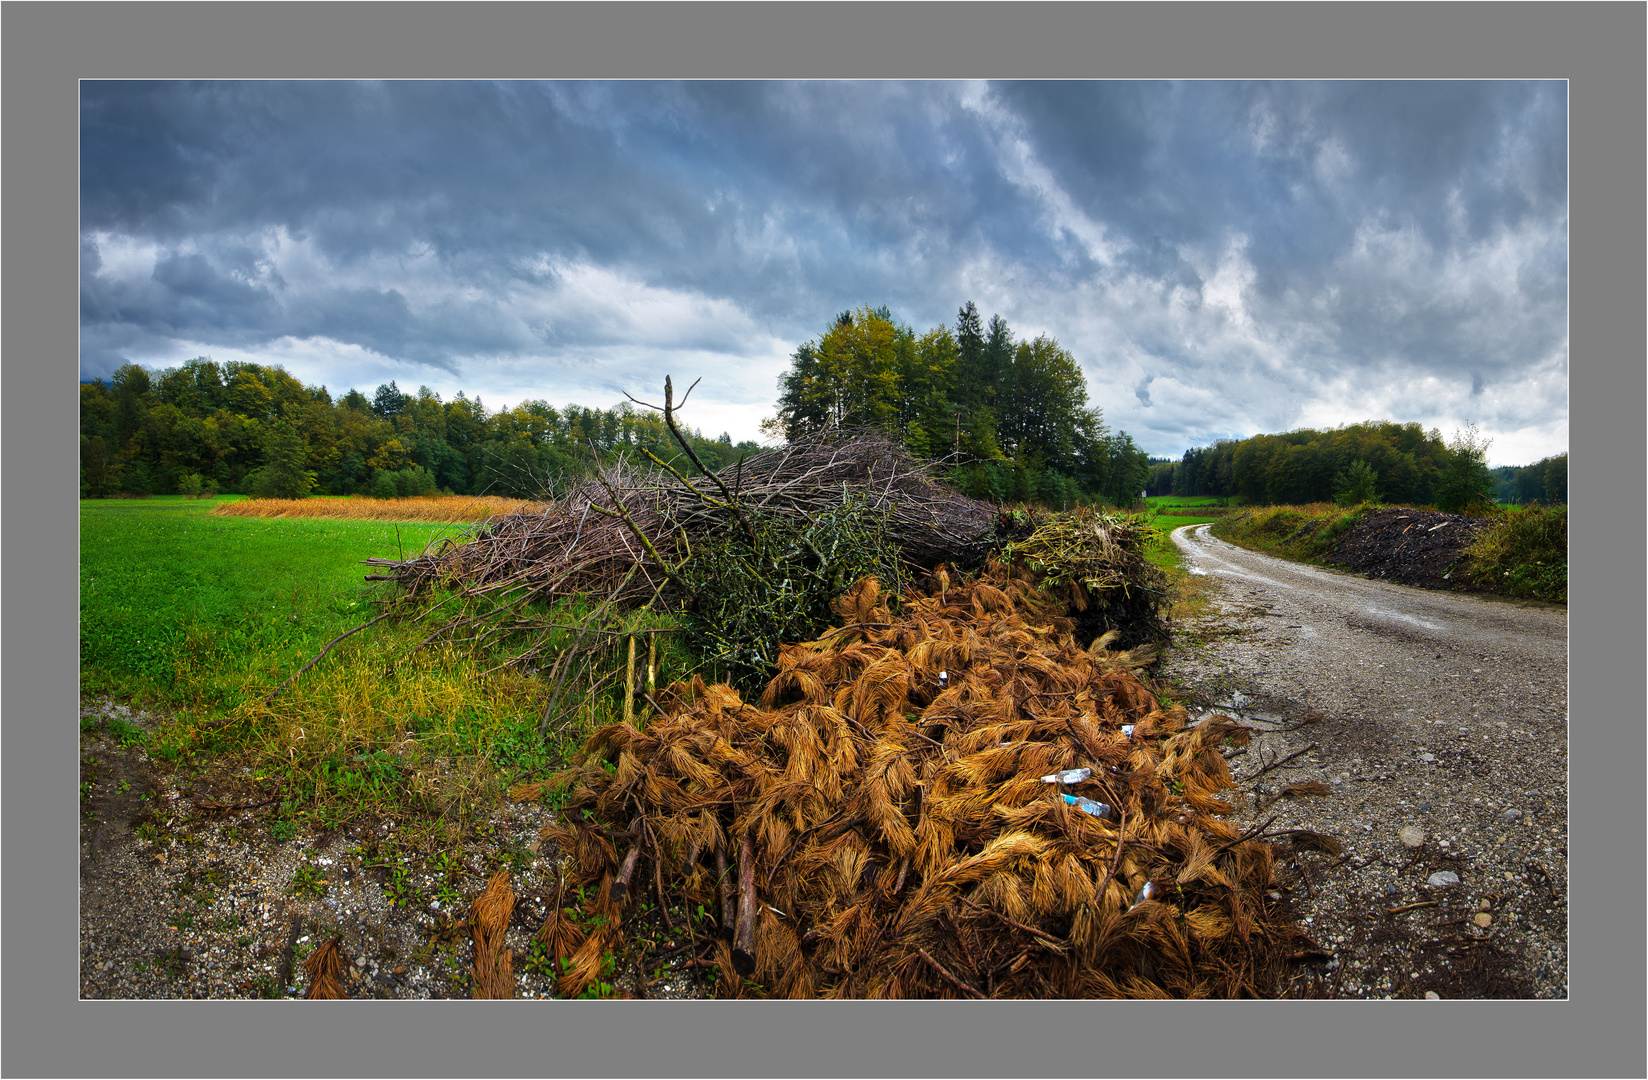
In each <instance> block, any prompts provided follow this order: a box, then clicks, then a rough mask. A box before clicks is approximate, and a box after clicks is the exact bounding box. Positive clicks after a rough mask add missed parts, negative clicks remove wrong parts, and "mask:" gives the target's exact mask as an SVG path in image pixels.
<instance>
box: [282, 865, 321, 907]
mask: <svg viewBox="0 0 1648 1080" xmlns="http://www.w3.org/2000/svg"><path fill="white" fill-rule="evenodd" d="M330 885H331V883H330V882H328V881H327V880H326V878H325V877H324V876H322V874H321V871H320V868H319V867H316V866H308V865H304V866H300V867H298V871H297V873H296V874H294V875H293V876H292V883H291V884H290V885H288V886H287V887H286V891H287V892H288V893H290V894H292V895H293V896H296V897H299V898H300V899H308V900H313V899H317V898H319V897H322V896H325V895H326V893H327V890H328V889H329V888H330Z"/></svg>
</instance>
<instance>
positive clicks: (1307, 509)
mask: <svg viewBox="0 0 1648 1080" xmlns="http://www.w3.org/2000/svg"><path fill="white" fill-rule="evenodd" d="M1380 509H1382V507H1379V506H1375V505H1373V504H1372V503H1363V504H1362V505H1361V506H1350V507H1346V506H1338V505H1335V504H1334V503H1307V504H1306V505H1304V506H1255V507H1242V508H1240V509H1237V510H1234V511H1232V512H1231V513H1229V514H1227V515H1225V516H1224V517H1222V518H1220V519H1219V521H1218V523H1217V524H1215V525H1214V526H1213V529H1212V532H1213V535H1215V536H1217V537H1219V538H1220V539H1221V540H1228V541H1230V542H1231V543H1233V544H1240V545H1241V546H1242V547H1245V548H1252V549H1253V550H1255V551H1262V552H1264V553H1265V554H1267V555H1276V556H1279V557H1281V558H1284V559H1293V560H1295V561H1296V562H1306V563H1315V564H1317V565H1321V564H1322V560H1323V557H1324V556H1326V555H1327V554H1328V553H1329V552H1331V551H1332V550H1333V549H1334V548H1336V547H1338V546H1339V539H1340V537H1342V536H1344V534H1345V531H1346V530H1348V529H1350V528H1351V527H1352V526H1354V525H1357V524H1359V523H1361V522H1362V521H1365V520H1367V518H1368V517H1369V515H1371V514H1373V513H1375V512H1377V511H1378V510H1380Z"/></svg>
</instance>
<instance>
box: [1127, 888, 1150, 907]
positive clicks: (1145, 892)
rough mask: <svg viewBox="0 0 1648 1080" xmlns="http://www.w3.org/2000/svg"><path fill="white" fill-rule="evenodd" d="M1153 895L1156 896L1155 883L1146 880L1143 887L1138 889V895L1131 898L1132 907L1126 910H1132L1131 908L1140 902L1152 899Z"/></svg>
mask: <svg viewBox="0 0 1648 1080" xmlns="http://www.w3.org/2000/svg"><path fill="white" fill-rule="evenodd" d="M1155 896H1156V883H1155V882H1153V881H1147V882H1145V883H1144V888H1142V889H1140V890H1139V895H1137V896H1135V897H1134V898H1133V907H1130V908H1128V909H1127V910H1129V911H1132V910H1133V908H1136V907H1138V906H1139V905H1140V904H1142V903H1144V902H1145V901H1146V900H1151V899H1154V898H1155Z"/></svg>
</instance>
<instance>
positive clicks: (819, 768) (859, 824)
mask: <svg viewBox="0 0 1648 1080" xmlns="http://www.w3.org/2000/svg"><path fill="white" fill-rule="evenodd" d="M837 612H838V615H839V617H840V618H839V622H840V625H839V626H838V628H837V629H836V630H835V631H833V632H831V633H828V634H825V635H824V636H823V637H821V638H820V639H818V640H816V641H812V642H808V643H804V644H792V645H789V646H786V647H785V649H784V650H783V654H782V658H781V661H780V665H779V666H780V668H781V671H780V673H779V674H778V675H777V677H776V678H774V679H772V680H771V682H770V683H769V684H768V685H767V687H766V690H765V692H764V693H763V694H762V695H761V697H760V700H759V702H758V703H752V702H749V701H746V700H744V699H743V698H742V697H741V696H740V695H739V694H738V693H737V692H736V691H735V690H734V689H733V688H731V687H729V686H726V685H712V686H706V685H705V684H704V683H703V681H702V680H699V679H696V678H695V679H694V680H692V681H691V682H681V683H677V684H675V685H673V686H672V687H670V688H669V689H668V690H667V691H665V692H664V694H663V695H662V699H661V700H662V708H663V710H664V712H665V715H664V716H662V717H660V718H657V719H655V720H653V721H652V722H651V723H649V724H648V725H647V727H646V729H645V730H638V729H637V728H635V727H633V726H630V725H626V724H615V725H612V726H609V727H607V728H604V729H602V730H601V731H599V732H597V733H596V734H595V735H594V737H593V738H591V740H590V741H589V743H588V745H587V746H586V748H585V757H584V761H583V762H582V764H581V765H580V766H578V767H576V768H575V769H573V770H571V771H570V772H569V773H567V774H564V775H563V776H561V777H557V778H555V779H554V780H552V781H550V782H548V784H544V785H535V786H530V787H526V788H523V789H521V790H519V791H518V792H517V793H516V794H517V797H520V798H529V797H535V796H537V795H538V794H539V793H540V792H541V791H543V790H544V789H545V788H546V787H548V786H554V787H555V788H557V789H558V790H560V791H562V792H565V793H568V799H569V801H568V803H567V805H565V807H564V809H563V812H562V813H561V815H560V817H559V820H558V822H557V823H556V824H554V825H552V826H551V827H550V828H549V829H547V830H546V836H547V838H548V839H551V840H553V841H555V842H556V843H557V844H558V845H559V847H560V848H561V850H562V851H563V852H564V853H565V854H566V856H567V865H566V869H565V873H566V875H567V881H566V884H567V885H576V886H579V887H581V888H582V889H583V890H584V891H585V892H586V893H592V894H593V895H594V897H595V899H594V901H593V907H594V911H595V912H597V913H599V914H601V915H603V916H605V918H601V919H597V920H593V925H594V927H595V928H594V929H593V930H587V929H585V928H583V927H581V926H579V925H577V924H575V923H574V922H573V921H572V920H570V919H567V918H565V917H563V915H562V913H561V912H560V910H559V908H557V909H556V911H555V912H554V913H553V914H552V915H551V917H550V919H549V921H548V922H546V923H545V925H544V927H543V929H542V931H541V932H540V939H541V940H542V941H543V942H544V943H545V945H546V947H547V948H549V949H550V950H551V951H553V952H554V953H555V954H556V956H557V959H558V962H559V964H558V966H559V967H560V969H561V970H562V971H563V972H564V974H563V976H562V980H561V982H562V985H561V991H562V992H563V993H564V994H567V995H569V996H576V995H577V994H579V993H581V992H582V991H583V990H584V989H585V988H586V987H587V986H588V985H589V984H590V982H591V980H593V979H595V978H597V977H598V974H599V971H600V967H601V963H602V960H603V958H604V957H605V956H606V955H607V954H608V951H609V950H612V949H615V948H620V947H621V946H622V945H623V938H624V933H625V916H626V914H627V912H629V911H630V910H632V908H631V907H630V906H628V905H626V903H625V899H626V897H628V896H629V895H630V894H632V893H634V892H635V891H637V890H646V889H649V888H650V889H655V890H656V891H657V893H658V894H659V896H658V898H659V901H660V907H661V909H662V910H663V911H665V912H666V913H667V912H668V911H669V910H670V909H672V908H673V909H675V910H677V911H683V910H684V911H692V910H694V909H695V908H697V906H698V905H702V906H703V908H702V909H701V910H703V909H707V910H708V911H710V912H714V911H716V910H717V909H719V919H718V920H717V921H718V925H719V928H720V931H721V933H720V934H715V933H714V932H713V931H712V930H710V928H707V927H705V926H703V924H702V923H700V924H698V925H697V926H696V927H695V930H696V931H697V932H699V933H701V934H702V935H703V937H702V951H703V952H704V953H705V956H704V958H703V962H704V963H708V964H711V965H714V966H716V967H717V968H718V971H719V978H718V979H717V986H718V989H719V990H720V991H721V992H722V993H725V994H731V995H742V994H745V993H767V994H772V995H776V996H788V997H801V998H810V997H835V998H843V997H847V998H860V997H977V998H996V997H1175V998H1197V997H1235V996H1263V995H1269V994H1273V993H1275V992H1277V990H1278V988H1279V977H1280V975H1281V973H1282V971H1283V969H1284V967H1285V966H1286V964H1287V963H1288V961H1289V960H1290V959H1293V958H1295V957H1297V956H1298V955H1299V954H1301V953H1302V952H1303V951H1304V945H1305V942H1304V939H1303V936H1302V935H1301V934H1300V932H1299V931H1298V929H1297V927H1296V926H1295V925H1294V923H1293V922H1292V920H1291V919H1290V918H1289V917H1288V916H1287V915H1286V914H1285V912H1284V911H1283V910H1282V909H1281V908H1280V907H1279V905H1278V903H1277V902H1276V901H1274V900H1272V898H1271V894H1270V892H1269V890H1270V889H1271V888H1272V886H1273V882H1272V877H1271V870H1272V860H1273V853H1272V849H1271V847H1270V846H1269V844H1268V843H1266V841H1265V838H1264V836H1263V835H1262V834H1261V833H1260V831H1259V830H1255V831H1253V832H1250V833H1243V832H1241V831H1240V830H1238V829H1236V828H1235V827H1234V826H1232V825H1230V824H1229V823H1227V822H1226V821H1225V820H1223V818H1222V817H1221V816H1220V815H1222V814H1223V813H1226V812H1228V811H1230V809H1231V807H1230V806H1229V805H1228V804H1226V803H1224V802H1222V801H1221V800H1220V798H1219V795H1220V793H1221V792H1223V791H1224V790H1226V789H1229V788H1231V787H1232V786H1234V785H1233V782H1232V780H1231V778H1230V774H1229V771H1228V769H1227V768H1226V765H1225V760H1224V758H1223V756H1222V754H1221V753H1220V748H1221V747H1222V746H1224V745H1226V744H1228V743H1232V742H1236V743H1239V742H1243V741H1245V739H1246V737H1247V731H1246V729H1244V728H1242V727H1240V725H1238V724H1237V723H1236V722H1235V721H1233V720H1231V719H1230V718H1228V717H1220V716H1215V717H1212V718H1210V719H1208V720H1206V721H1203V722H1202V723H1200V724H1198V725H1196V726H1195V727H1192V728H1188V729H1187V728H1186V726H1185V719H1186V718H1185V714H1184V711H1183V709H1182V708H1181V707H1178V706H1175V707H1173V708H1168V709H1164V708H1162V707H1161V706H1160V704H1159V702H1158V701H1157V699H1156V698H1155V696H1154V695H1153V694H1152V693H1151V691H1150V689H1149V688H1148V687H1147V686H1146V685H1145V684H1144V683H1142V682H1141V681H1139V679H1137V678H1136V677H1135V676H1134V675H1133V673H1132V670H1131V669H1132V668H1134V667H1135V666H1137V665H1139V664H1141V663H1142V662H1143V658H1142V657H1141V656H1140V655H1139V651H1134V652H1130V653H1119V652H1112V651H1110V650H1109V649H1108V648H1107V646H1109V645H1110V644H1111V643H1112V641H1113V639H1114V635H1107V636H1106V637H1105V638H1102V639H1100V640H1099V641H1098V642H1095V643H1094V644H1093V645H1092V646H1091V647H1089V648H1083V647H1082V646H1081V645H1080V644H1078V643H1077V641H1076V640H1075V638H1073V637H1072V634H1071V631H1072V629H1073V623H1072V621H1071V620H1070V619H1068V618H1066V617H1065V616H1064V615H1062V614H1060V612H1059V611H1058V609H1057V605H1056V602H1055V601H1054V600H1052V598H1050V597H1049V596H1048V594H1047V593H1046V592H1044V591H1043V590H1042V589H1040V588H1039V587H1038V585H1037V583H1036V576H1035V575H1034V574H1032V573H1031V572H1030V571H1028V570H1027V569H1026V568H1025V567H1024V566H1023V565H1022V564H1020V565H1019V566H1018V567H1016V568H1014V569H1011V570H1010V569H1009V568H1008V567H1006V566H1004V565H1002V564H1000V563H992V564H991V565H990V567H989V569H988V570H987V573H986V574H985V575H984V576H983V577H981V578H979V579H977V580H974V581H971V582H959V583H958V582H953V581H951V580H950V578H949V576H948V575H947V574H946V573H944V572H942V571H940V572H939V573H937V574H935V575H933V577H932V579H931V580H930V582H929V588H928V590H927V592H926V594H925V595H918V594H914V593H912V594H908V595H907V596H906V598H905V602H904V604H903V605H902V612H901V614H899V615H897V616H895V615H894V614H893V613H892V612H891V611H890V610H889V609H888V607H887V605H886V603H885V602H884V597H883V596H882V594H881V593H880V590H879V586H878V584H877V582H875V581H874V580H873V579H867V580H865V581H864V582H861V583H860V584H859V585H858V586H857V587H856V588H855V589H854V590H853V591H852V592H851V593H849V594H848V595H846V596H844V597H843V598H842V599H841V601H840V603H839V604H838V606H837ZM1065 770H1084V771H1081V772H1074V773H1072V774H1070V775H1065V776H1059V775H1057V774H1060V773H1062V772H1064V771H1065ZM1072 800H1085V802H1078V803H1072ZM1084 808H1085V812H1084ZM1321 839H1322V840H1323V842H1325V843H1330V841H1326V838H1321ZM1293 840H1294V841H1295V842H1298V841H1299V838H1298V837H1297V836H1294V837H1293ZM666 917H667V915H666ZM747 980H753V983H752V982H750V981H747Z"/></svg>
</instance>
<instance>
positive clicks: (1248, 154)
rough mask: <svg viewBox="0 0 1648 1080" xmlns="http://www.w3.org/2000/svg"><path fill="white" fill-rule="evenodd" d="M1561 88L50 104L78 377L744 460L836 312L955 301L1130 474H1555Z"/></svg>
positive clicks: (257, 97) (730, 85) (194, 96)
mask: <svg viewBox="0 0 1648 1080" xmlns="http://www.w3.org/2000/svg"><path fill="white" fill-rule="evenodd" d="M1567 114H1568V100H1567V87H1566V84H1565V83H1564V82H1561V81H1537V82H1532V81H1531V82H1519V81H1491V82H1473V81H1443V82H1415V81H1391V82H1354V81H1343V82H1340V81H1330V82H1304V81H1286V82H1245V81H1243V82H1201V81H1193V82H1155V81H1152V82H1109V81H1093V82H1088V81H1078V82H1065V81H1039V82H1006V83H976V82H960V81H938V82H871V81H841V82H835V81H797V82H765V81H738V82H711V81H705V82H646V81H636V82H264V81H249V82H205V83H182V82H166V81H148V82H102V81H86V82H83V83H82V84H81V114H80V115H81V132H80V137H81V146H80V183H81V188H80V195H81V218H80V263H81V270H80V275H81V276H80V282H81V325H80V330H81V333H80V377H81V378H82V379H91V378H106V377H107V376H109V375H110V374H111V373H112V372H113V371H114V370H115V369H116V368H118V367H119V366H120V365H122V364H124V363H138V364H142V365H144V366H147V367H151V368H159V367H168V366H174V365H177V364H180V363H182V362H183V361H185V360H188V359H190V358H193V357H197V356H210V357H212V358H213V359H215V360H217V361H218V362H220V363H222V362H225V361H229V360H248V361H253V362H256V363H260V364H278V365H281V366H283V367H284V368H286V370H287V371H289V372H291V373H292V374H293V375H294V376H296V377H297V378H299V379H300V380H302V381H303V382H305V383H307V384H310V385H320V384H324V385H326V386H327V387H328V388H329V389H330V390H332V392H333V393H334V396H336V395H338V394H341V393H343V392H345V391H346V390H348V389H349V388H351V387H353V388H358V389H360V390H362V391H363V392H365V393H367V394H368V395H370V394H371V393H372V391H373V390H374V389H375V388H376V387H377V386H378V385H379V384H381V383H384V382H388V381H389V380H391V379H393V380H395V381H396V383H397V385H398V386H399V387H400V388H401V389H403V390H407V391H413V390H415V389H416V388H417V387H419V386H428V387H430V388H431V389H433V390H434V391H436V392H437V393H440V394H441V395H442V396H443V397H445V398H447V399H450V398H451V397H452V396H453V395H455V394H456V393H457V392H458V391H464V392H465V393H467V394H468V395H469V396H470V397H475V396H477V395H478V396H479V397H480V398H481V399H482V401H483V402H484V403H485V404H486V405H487V406H488V407H489V408H493V409H496V408H499V407H503V406H509V405H514V404H517V403H519V402H520V401H523V400H527V399H543V400H547V401H549V402H550V403H551V404H554V405H557V406H561V405H567V404H574V403H575V404H579V405H584V406H590V407H601V408H610V407H612V406H613V405H615V404H617V403H619V402H621V401H623V400H624V395H625V394H626V393H629V394H633V395H634V396H635V397H637V398H641V399H643V400H657V399H658V398H660V397H661V386H662V383H663V380H664V376H665V375H666V374H667V375H671V376H673V378H674V381H675V383H676V384H677V386H683V385H685V384H687V383H690V382H691V381H692V380H694V379H702V382H701V383H700V384H699V386H698V389H697V390H696V391H695V392H694V394H693V396H692V398H691V400H690V401H689V403H688V407H687V409H686V410H685V412H684V413H683V418H684V419H685V420H686V422H687V423H689V424H691V425H693V426H695V427H697V428H699V429H700V430H701V431H703V432H704V433H705V434H707V435H710V436H712V437H713V436H715V435H718V434H720V433H722V432H727V433H729V434H730V435H731V436H732V437H733V439H734V440H735V441H736V440H743V439H757V440H760V439H761V438H762V436H761V433H760V429H759V425H760V423H761V421H762V420H763V419H764V418H766V417H770V416H772V415H773V414H774V413H775V412H776V399H777V394H778V379H779V377H780V375H781V374H782V373H783V372H784V371H785V370H786V369H787V368H788V366H789V358H790V355H791V354H792V353H793V352H794V351H795V349H796V347H797V346H799V345H800V344H802V343H803V342H806V341H808V340H812V339H816V338H818V337H819V336H820V335H821V334H823V333H824V331H825V330H826V329H827V328H828V326H829V325H830V323H831V322H832V321H833V320H834V317H835V315H836V314H837V313H838V312H841V311H844V310H847V309H852V308H858V307H860V306H863V305H869V306H871V307H879V306H882V305H885V306H887V307H888V308H890V309H891V310H892V312H893V314H894V316H895V318H897V319H898V320H899V321H901V322H904V323H907V324H909V325H910V326H911V327H912V328H914V329H915V331H916V332H917V333H918V334H919V333H922V332H925V331H926V330H928V329H930V328H932V327H934V326H937V325H940V324H948V325H950V326H952V327H953V326H954V325H955V321H956V315H957V311H958V309H960V308H961V306H962V305H963V304H965V303H966V302H967V301H969V300H970V301H973V302H974V303H975V304H976V305H977V306H978V309H979V311H980V312H981V313H982V314H983V316H984V317H985V318H986V319H988V318H989V317H990V316H991V315H993V314H999V315H1001V317H1002V318H1003V319H1005V320H1006V322H1007V323H1008V325H1009V326H1010V327H1011V328H1012V330H1013V332H1014V334H1015V336H1016V337H1018V338H1019V339H1021V340H1029V339H1031V338H1034V337H1035V336H1037V335H1040V334H1047V335H1049V336H1050V337H1052V338H1054V339H1056V340H1057V341H1058V342H1059V343H1060V344H1061V345H1062V346H1063V347H1064V348H1065V349H1066V350H1067V351H1069V352H1070V354H1071V355H1072V356H1074V357H1075V358H1076V360H1077V361H1078V362H1079V363H1080V364H1081V365H1082V368H1083V370H1084V371H1085V372H1086V374H1087V381H1088V390H1089V401H1090V404H1093V405H1097V406H1099V407H1100V408H1101V409H1102V410H1103V413H1104V418H1105V421H1106V423H1107V424H1108V425H1109V426H1110V427H1111V428H1113V429H1120V430H1124V431H1127V432H1128V433H1129V434H1131V435H1132V436H1133V438H1134V440H1135V442H1136V443H1137V444H1138V445H1139V446H1140V447H1141V448H1143V449H1144V450H1146V451H1147V452H1148V453H1150V454H1151V455H1153V456H1159V457H1172V458H1177V457H1179V456H1180V455H1182V454H1183V453H1184V451H1185V450H1187V449H1189V448H1191V447H1194V446H1206V445H1209V444H1211V443H1212V442H1213V441H1214V440H1216V439H1220V438H1244V437H1247V436H1249V435H1254V434H1259V433H1261V432H1281V431H1287V430H1291V429H1294V428H1300V427H1315V428H1325V427H1333V426H1335V425H1338V424H1345V423H1355V422H1357V421H1361V420H1368V419H1381V420H1395V421H1398V422H1402V423H1407V422H1410V421H1417V422H1418V423H1420V424H1421V425H1423V426H1424V427H1425V428H1426V429H1430V428H1439V429H1440V430H1441V431H1442V433H1443V435H1444V436H1445V437H1446V436H1449V435H1451V434H1452V433H1453V432H1454V431H1455V430H1457V429H1458V428H1460V427H1462V426H1463V425H1464V424H1465V423H1467V422H1474V423H1475V424H1476V425H1477V426H1478V428H1479V429H1480V430H1481V432H1482V434H1483V435H1485V436H1486V437H1488V438H1490V439H1491V440H1492V443H1491V444H1490V447H1489V450H1488V461H1489V462H1490V463H1491V464H1495V465H1501V464H1511V465H1522V464H1529V463H1531V462H1533V461H1536V460H1538V459H1539V458H1542V457H1545V456H1548V455H1551V454H1558V453H1565V452H1566V451H1567V447H1568V390H1567V385H1568V179H1567V174H1568V151H1567V145H1568V116H1567Z"/></svg>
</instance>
